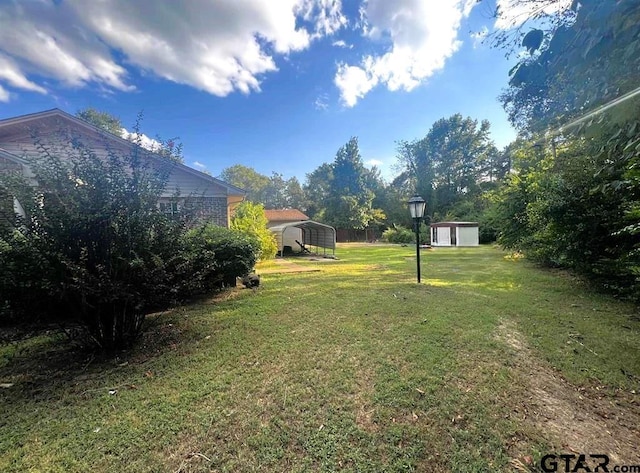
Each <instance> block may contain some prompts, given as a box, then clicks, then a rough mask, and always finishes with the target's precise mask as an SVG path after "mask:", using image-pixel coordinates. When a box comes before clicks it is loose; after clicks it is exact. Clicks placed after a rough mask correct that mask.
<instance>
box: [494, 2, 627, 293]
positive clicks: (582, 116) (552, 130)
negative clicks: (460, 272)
mask: <svg viewBox="0 0 640 473" xmlns="http://www.w3.org/2000/svg"><path fill="white" fill-rule="evenodd" d="M531 1H533V0H529V2H531ZM524 3H526V1H525V0H522V1H521V2H520V4H524ZM567 12H568V13H567ZM567 12H562V13H559V14H557V17H556V21H555V22H552V23H551V24H552V26H553V27H551V28H548V29H546V30H545V31H544V39H543V41H542V42H541V44H540V45H539V49H537V50H535V51H534V52H533V54H532V55H531V56H529V57H526V58H524V59H523V60H521V61H520V63H519V64H518V65H517V66H516V67H515V68H513V69H512V71H511V74H510V75H511V79H510V81H509V89H508V90H507V91H506V92H505V93H504V94H503V96H502V97H501V99H502V102H503V105H504V107H505V109H506V110H507V112H508V113H509V117H510V120H511V121H512V123H513V124H514V125H515V126H517V127H518V128H519V129H520V130H521V131H522V134H523V135H525V136H526V137H528V138H530V141H529V142H528V143H527V144H528V147H529V150H530V151H529V152H526V153H524V154H525V155H526V159H525V160H524V161H523V162H522V163H518V162H517V161H516V162H515V164H516V165H515V167H516V172H517V175H513V176H512V177H511V178H510V179H509V180H508V181H507V186H506V187H505V188H504V189H503V191H502V192H501V193H500V199H499V206H498V209H499V215H501V217H502V233H501V237H500V241H501V242H503V244H504V245H505V246H508V247H511V248H516V249H519V250H523V251H525V252H526V253H527V254H528V255H529V256H531V257H532V258H535V259H537V260H539V261H542V262H544V263H549V264H556V265H561V266H565V267H569V268H572V269H575V270H577V271H580V272H581V273H583V274H586V275H588V276H590V277H592V278H594V279H597V280H598V281H600V282H601V283H602V285H603V286H606V287H608V288H610V289H615V290H617V291H619V292H620V293H624V294H629V295H633V296H634V297H636V298H640V281H639V279H638V274H640V256H639V246H640V244H639V243H638V240H637V235H638V234H640V224H639V223H638V222H640V211H639V210H638V200H639V198H640V180H639V179H638V175H637V169H636V168H637V163H638V153H639V150H638V143H640V121H639V120H638V118H637V117H638V110H640V104H639V103H638V100H637V99H636V98H634V93H635V91H637V78H638V74H637V71H638V68H639V66H640V54H638V52H639V51H640V42H638V41H637V37H638V34H640V5H639V4H638V2H637V1H635V0H620V1H617V2H601V1H596V0H585V1H580V2H577V1H576V2H574V3H573V4H572V6H571V9H569V10H568V11H567ZM566 18H569V20H570V21H564V20H565V19H566ZM525 39H526V38H525ZM526 42H527V44H529V40H527V41H526ZM525 46H526V45H525ZM530 46H533V45H530ZM543 132H544V135H543ZM549 141H550V142H551V143H550V144H551V146H548V145H549ZM545 148H546V149H545Z"/></svg>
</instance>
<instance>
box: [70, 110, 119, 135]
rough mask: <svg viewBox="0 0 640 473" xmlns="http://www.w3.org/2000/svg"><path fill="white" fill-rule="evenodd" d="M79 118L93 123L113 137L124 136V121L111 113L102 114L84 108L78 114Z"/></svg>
mask: <svg viewBox="0 0 640 473" xmlns="http://www.w3.org/2000/svg"><path fill="white" fill-rule="evenodd" d="M76 116H77V117H78V118H81V119H83V120H84V121H86V122H89V123H91V124H92V125H94V126H97V127H98V128H101V129H103V130H105V131H108V132H109V133H111V134H112V135H116V136H120V137H121V136H122V130H123V129H124V127H123V126H122V121H121V120H120V119H119V118H118V117H116V116H114V115H111V114H110V113H107V112H101V111H100V110H96V109H95V108H92V107H87V108H83V109H81V110H78V111H77V112H76Z"/></svg>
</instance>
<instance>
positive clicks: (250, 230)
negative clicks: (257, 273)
mask: <svg viewBox="0 0 640 473" xmlns="http://www.w3.org/2000/svg"><path fill="white" fill-rule="evenodd" d="M231 228H232V229H234V230H238V231H241V232H243V233H246V234H248V235H251V236H252V237H254V238H255V239H257V240H258V242H259V244H260V250H259V253H258V259H260V260H266V259H271V258H273V257H274V256H275V255H276V252H277V251H278V244H277V242H276V237H275V236H274V234H273V233H272V232H271V231H270V230H269V229H268V228H267V217H266V215H265V213H264V206H263V205H262V204H256V203H253V202H249V201H245V202H242V203H241V204H240V205H239V206H238V207H237V208H236V210H235V212H234V213H233V216H232V217H231Z"/></svg>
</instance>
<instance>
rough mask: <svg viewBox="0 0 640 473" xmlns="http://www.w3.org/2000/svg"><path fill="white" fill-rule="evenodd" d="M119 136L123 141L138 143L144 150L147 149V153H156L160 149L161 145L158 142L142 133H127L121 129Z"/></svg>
mask: <svg viewBox="0 0 640 473" xmlns="http://www.w3.org/2000/svg"><path fill="white" fill-rule="evenodd" d="M120 136H122V138H124V139H125V140H129V141H135V142H138V143H140V146H142V147H143V148H144V149H148V150H149V151H158V150H159V149H160V148H162V143H160V142H159V141H158V140H154V139H153V138H150V137H148V136H147V135H145V134H144V133H136V132H135V131H128V130H127V129H126V128H123V129H122V131H121V132H120Z"/></svg>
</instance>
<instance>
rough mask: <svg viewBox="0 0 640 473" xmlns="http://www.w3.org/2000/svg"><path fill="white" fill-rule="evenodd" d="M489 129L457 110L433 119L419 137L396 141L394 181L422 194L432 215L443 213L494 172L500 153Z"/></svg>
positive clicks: (473, 193) (483, 123)
mask: <svg viewBox="0 0 640 473" xmlns="http://www.w3.org/2000/svg"><path fill="white" fill-rule="evenodd" d="M489 129H490V124H489V122H488V121H486V120H483V121H482V122H480V123H478V121H477V120H473V119H471V118H469V117H467V118H463V117H462V115H460V114H459V113H458V114H455V115H452V116H451V117H449V118H441V119H440V120H438V121H436V122H435V123H434V124H433V125H432V126H431V128H430V129H429V132H428V133H427V135H426V136H425V137H424V138H422V139H420V140H415V141H412V142H407V141H401V142H399V143H398V148H397V149H398V155H397V158H398V162H399V164H400V169H401V170H402V174H401V175H400V176H399V179H398V180H397V183H398V184H399V183H402V184H403V185H404V186H405V187H406V188H408V189H411V190H412V191H413V192H416V193H418V194H419V195H421V196H422V197H423V198H425V199H426V200H427V202H428V206H427V212H429V214H430V215H431V216H433V215H438V216H440V217H443V216H445V215H446V214H447V213H448V212H449V211H450V210H451V209H453V208H454V207H455V206H456V205H457V204H459V202H460V201H461V200H464V199H467V198H470V197H473V196H475V195H477V194H479V193H481V192H482V188H481V187H480V183H481V182H482V181H483V180H486V179H487V177H488V176H487V174H489V175H492V176H493V174H494V173H495V168H496V167H497V162H498V160H499V155H498V152H497V150H496V148H495V145H494V144H493V142H492V141H491V139H490V137H489Z"/></svg>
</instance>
